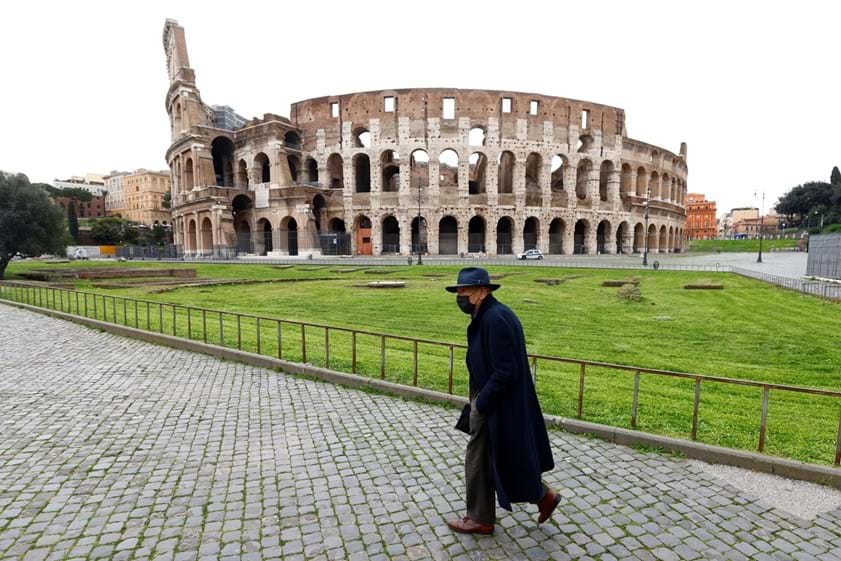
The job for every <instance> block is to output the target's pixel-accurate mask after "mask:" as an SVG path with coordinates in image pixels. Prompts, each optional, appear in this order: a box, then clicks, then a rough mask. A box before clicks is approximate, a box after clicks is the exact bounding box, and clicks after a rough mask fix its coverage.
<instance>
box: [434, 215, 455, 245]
mask: <svg viewBox="0 0 841 561" xmlns="http://www.w3.org/2000/svg"><path fill="white" fill-rule="evenodd" d="M457 253H458V220H457V219H456V218H455V217H454V216H450V215H449V214H448V215H446V216H443V217H442V218H441V220H439V221H438V254H439V255H456V254H457Z"/></svg>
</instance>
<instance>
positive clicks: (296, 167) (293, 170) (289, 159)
mask: <svg viewBox="0 0 841 561" xmlns="http://www.w3.org/2000/svg"><path fill="white" fill-rule="evenodd" d="M286 163H287V164H288V165H289V177H291V178H292V183H298V181H299V180H300V175H301V174H300V170H301V158H299V157H298V156H296V155H294V154H288V155H287V156H286Z"/></svg>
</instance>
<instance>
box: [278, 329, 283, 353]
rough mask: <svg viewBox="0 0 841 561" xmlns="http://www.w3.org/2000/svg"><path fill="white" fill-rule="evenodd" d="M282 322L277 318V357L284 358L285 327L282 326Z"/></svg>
mask: <svg viewBox="0 0 841 561" xmlns="http://www.w3.org/2000/svg"><path fill="white" fill-rule="evenodd" d="M281 323H282V322H281V321H280V320H277V358H283V339H282V337H283V333H282V332H283V328H282V327H281V325H280V324H281Z"/></svg>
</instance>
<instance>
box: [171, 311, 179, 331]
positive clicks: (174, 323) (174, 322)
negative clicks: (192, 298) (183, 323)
mask: <svg viewBox="0 0 841 561" xmlns="http://www.w3.org/2000/svg"><path fill="white" fill-rule="evenodd" d="M176 319H177V318H176V317H175V304H173V305H172V335H173V336H175V335H176V334H177V333H178V328H177V327H176V325H177V321H176Z"/></svg>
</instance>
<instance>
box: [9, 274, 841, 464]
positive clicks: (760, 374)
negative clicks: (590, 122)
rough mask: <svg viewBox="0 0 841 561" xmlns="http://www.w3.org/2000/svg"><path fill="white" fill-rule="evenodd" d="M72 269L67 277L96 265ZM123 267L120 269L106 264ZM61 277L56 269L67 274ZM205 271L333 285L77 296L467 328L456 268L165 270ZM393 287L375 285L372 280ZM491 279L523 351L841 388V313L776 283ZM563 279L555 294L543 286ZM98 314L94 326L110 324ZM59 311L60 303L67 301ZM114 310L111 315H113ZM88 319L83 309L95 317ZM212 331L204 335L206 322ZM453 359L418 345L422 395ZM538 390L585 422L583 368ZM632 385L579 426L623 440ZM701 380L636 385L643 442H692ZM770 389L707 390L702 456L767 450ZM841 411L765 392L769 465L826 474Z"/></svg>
mask: <svg viewBox="0 0 841 561" xmlns="http://www.w3.org/2000/svg"><path fill="white" fill-rule="evenodd" d="M100 264H101V263H98V262H87V263H73V264H70V265H61V266H72V267H78V266H84V267H91V266H98V265H100ZM109 265H110V266H114V265H116V264H113V263H112V264H109ZM127 265H130V266H142V267H162V266H170V265H169V264H161V263H142V262H141V263H128V264H121V266H127ZM58 266H60V265H53V267H58ZM172 266H186V267H196V268H197V269H198V273H199V276H202V277H211V278H238V279H256V280H269V279H307V278H317V279H325V278H326V279H331V280H312V281H307V282H278V283H268V284H250V285H239V286H220V287H196V288H184V289H178V290H175V291H171V292H164V293H160V294H150V293H149V291H148V289H147V288H146V287H136V288H135V287H132V288H125V289H94V288H92V284H91V283H90V282H86V281H84V282H83V281H78V282H76V283H75V284H76V287H77V288H79V289H84V290H90V291H95V292H98V293H102V294H108V295H111V296H128V297H133V298H143V299H146V300H150V301H152V302H160V303H175V304H179V305H190V306H197V307H204V308H210V309H214V310H225V311H228V312H238V313H245V314H255V315H261V316H267V317H271V318H281V319H287V320H298V321H306V322H315V323H324V324H328V325H331V326H337V327H348V328H355V329H361V330H368V331H376V332H385V333H391V334H397V335H406V336H412V337H419V338H427V339H433V340H438V341H445V342H452V343H458V344H461V343H463V342H464V338H465V330H466V327H467V323H468V318H467V316H465V315H464V314H462V313H461V312H460V311H459V310H458V308H457V307H456V305H455V301H454V296H453V295H451V294H449V293H447V292H445V291H444V290H443V287H444V286H445V285H447V284H449V283H451V282H452V281H453V280H454V279H455V276H456V273H457V270H458V268H457V267H438V266H430V265H424V266H423V267H417V266H415V267H406V266H400V267H394V266H389V267H385V266H384V267H379V268H377V267H368V268H366V269H364V270H358V271H354V272H339V271H347V270H348V269H355V268H357V267H355V266H353V265H348V266H346V267H340V266H307V265H299V266H295V267H292V268H276V267H272V266H268V265H233V264H232V265H193V264H190V265H180V264H179V265H172ZM36 267H37V268H44V267H45V266H44V265H43V264H33V263H32V262H18V263H13V264H11V265H10V266H9V269H8V271H7V278H13V277H14V275H15V274H17V273H19V272H22V271H24V270H26V269H31V268H36ZM372 270H374V271H376V270H381V271H391V273H390V274H368V273H369V272H370V271H372ZM489 270H490V272H491V274H495V275H505V276H504V277H503V278H501V279H499V281H498V282H500V283H501V284H502V289H500V290H499V291H498V293H497V296H498V298H499V299H500V300H501V301H502V302H504V303H506V304H508V305H509V306H510V307H511V308H512V309H513V310H514V311H515V312H516V313H517V314H518V315H519V316H520V318H521V320H522V323H523V327H524V329H525V333H526V339H527V343H528V348H529V351H530V352H532V353H539V354H546V355H557V356H563V357H571V358H578V359H586V360H593V361H604V362H610V363H618V364H625V365H633V366H637V367H646V368H655V369H665V370H674V371H684V372H692V373H697V374H708V375H717V376H727V377H731V378H742V379H749V380H760V381H765V382H771V383H778V384H790V385H800V386H810V387H819V388H824V389H831V390H839V389H841V348H839V345H838V333H839V332H840V331H841V307H840V306H839V305H838V304H833V303H829V302H825V301H822V300H818V299H814V298H810V297H803V296H800V295H799V294H797V293H794V292H790V291H786V290H782V289H779V288H776V287H773V286H771V285H768V284H764V283H760V282H757V281H753V280H751V279H745V278H742V277H739V276H736V275H731V274H727V273H694V272H667V271H616V270H611V271H608V270H584V269H575V270H570V269H561V268H544V267H516V266H508V267H496V266H491V267H489ZM630 276H635V277H637V278H639V279H640V289H641V291H642V295H643V300H642V301H641V302H639V303H635V302H624V301H621V300H620V299H619V298H618V297H617V289H616V288H605V287H602V286H601V283H602V281H604V280H616V279H622V278H627V277H630ZM544 278H556V279H562V280H563V282H561V283H560V284H559V285H556V286H548V285H546V284H542V283H538V282H535V280H536V279H544ZM373 280H405V281H406V282H407V286H406V288H403V289H376V290H374V289H367V288H357V287H354V285H356V284H361V283H365V282H369V281H373ZM704 280H709V281H714V282H721V283H724V286H725V288H724V290H695V291H693V290H685V289H684V288H683V286H684V285H685V284H688V283H698V282H702V281H704ZM101 302H102V300H99V308H98V310H97V313H98V315H99V317H102V315H103V310H102V304H101ZM107 302H108V304H107V313H108V314H109V319H111V318H112V317H113V314H114V312H115V311H116V313H117V318H118V320H119V321H121V322H122V321H124V320H125V319H126V318H124V313H125V315H126V316H127V319H128V321H129V323H132V324H133V322H134V310H133V308H132V307H131V306H128V307H127V308H126V309H125V312H124V310H123V308H122V304H121V302H119V301H111V300H108V301H107ZM65 304H66V303H65ZM115 304H116V306H115ZM91 313H92V310H89V314H91ZM137 313H138V316H139V317H138V323H139V324H140V325H141V326H142V325H145V322H146V321H147V318H146V311H145V309H144V306H143V305H141V306H140V307H139V308H138V311H137ZM178 314H179V315H178V316H177V318H176V321H175V324H176V325H175V328H176V330H177V333H178V334H179V335H182V336H185V335H186V334H187V318H186V316H185V315H184V314H183V312H180V311H179V312H178ZM161 318H162V319H163V329H164V330H165V331H167V332H171V331H172V328H173V321H172V317H171V309H170V308H165V309H162V310H160V311H159V310H158V309H157V308H156V307H155V305H152V306H151V307H150V314H149V317H148V321H149V323H150V325H151V326H152V327H153V328H157V326H158V322H159V321H160V319H161ZM203 320H204V321H203ZM240 323H241V327H242V329H243V335H242V340H241V341H240V344H241V345H242V347H243V348H244V349H246V350H252V351H253V350H256V345H257V341H256V336H255V328H256V324H255V322H254V321H253V320H252V319H249V318H243V319H241V320H240ZM190 327H191V331H192V336H193V337H194V338H197V339H201V338H203V337H205V330H206V336H207V338H208V340H209V341H210V342H217V343H218V342H219V338H220V326H219V316H218V314H206V315H205V317H204V318H202V317H201V314H193V315H192V316H191V321H190ZM221 331H222V332H223V333H224V339H223V342H224V344H226V345H228V346H234V347H235V346H237V345H238V342H237V339H236V318H235V316H233V315H226V316H224V317H223V318H222V329H221ZM260 333H261V335H260V344H261V347H260V350H261V352H263V353H264V354H272V355H276V354H277V351H278V343H277V330H276V324H275V323H269V322H265V321H263V322H261V332H260ZM305 337H306V342H307V362H311V363H313V364H316V365H323V364H324V363H325V358H326V357H325V335H324V330H323V329H316V328H307V329H306V330H305ZM329 344H330V347H329V354H330V357H329V359H330V367H331V368H335V369H339V370H345V371H350V370H351V366H352V360H351V355H352V353H351V336H350V334H348V333H342V332H338V331H332V332H331V333H330V340H329ZM380 344H381V341H380V339H379V337H373V336H359V337H358V339H357V371H358V372H359V373H361V374H365V375H370V376H379V375H380V360H381V355H380V352H381V348H380ZM281 346H282V354H283V356H284V358H288V359H290V360H301V359H302V358H303V357H302V355H301V330H300V328H299V327H297V326H293V325H290V324H285V325H284V326H283V328H282V331H281ZM448 358H449V357H448V350H447V348H446V347H433V346H429V345H423V344H422V345H420V347H419V361H418V381H419V385H421V386H423V387H428V388H432V389H437V390H443V391H446V390H447V378H448ZM454 366H455V375H454V380H455V383H454V392H455V393H461V394H464V393H465V392H466V380H467V375H466V370H465V368H464V353H463V351H460V350H458V349H457V350H456V352H455V361H454ZM413 375H414V359H413V348H412V344H411V343H409V342H405V343H401V342H396V341H390V342H388V344H387V349H386V379H388V380H392V381H396V382H402V383H412V379H413ZM537 387H538V393H539V394H540V398H541V403H542V405H543V407H544V410H545V411H546V412H548V413H554V414H558V415H563V416H568V417H572V416H575V414H576V408H577V395H578V366H577V365H575V364H568V365H565V364H558V363H550V362H543V361H541V362H539V364H538V371H537ZM632 388H633V374H632V373H628V372H622V371H618V370H613V369H604V368H591V367H588V369H587V377H586V389H585V400H584V415H583V418H584V419H586V420H589V421H594V422H600V423H606V424H611V425H615V426H621V427H629V426H630V410H631V395H632V394H631V391H632ZM693 390H694V386H693V382H692V381H691V380H673V379H667V378H662V377H655V376H653V375H645V374H644V375H643V376H642V381H641V391H640V402H639V419H638V428H639V429H640V430H645V431H649V432H655V433H660V434H667V435H672V436H678V437H684V438H686V437H688V435H689V431H690V428H691V418H692V404H693V403H692V402H693V395H694V393H693ZM760 405H761V390H760V389H755V388H744V387H740V386H730V385H728V386H723V385H719V384H713V383H704V384H703V386H702V392H701V405H700V419H701V422H700V426H699V432H698V439H699V440H700V441H703V442H707V443H711V444H718V445H722V446H729V447H734V448H742V449H747V450H755V449H756V444H757V441H758V427H759V412H760ZM839 409H841V404H839V401H838V400H834V401H833V400H832V399H830V398H825V397H815V396H800V395H787V394H783V393H781V392H775V391H772V392H771V401H770V408H769V425H768V437H767V444H766V452H768V453H771V454H775V455H780V456H787V457H791V458H796V459H800V460H803V461H810V462H816V463H830V462H831V461H832V459H834V450H835V437H836V434H837V430H838V419H839V417H838V415H839Z"/></svg>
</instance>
